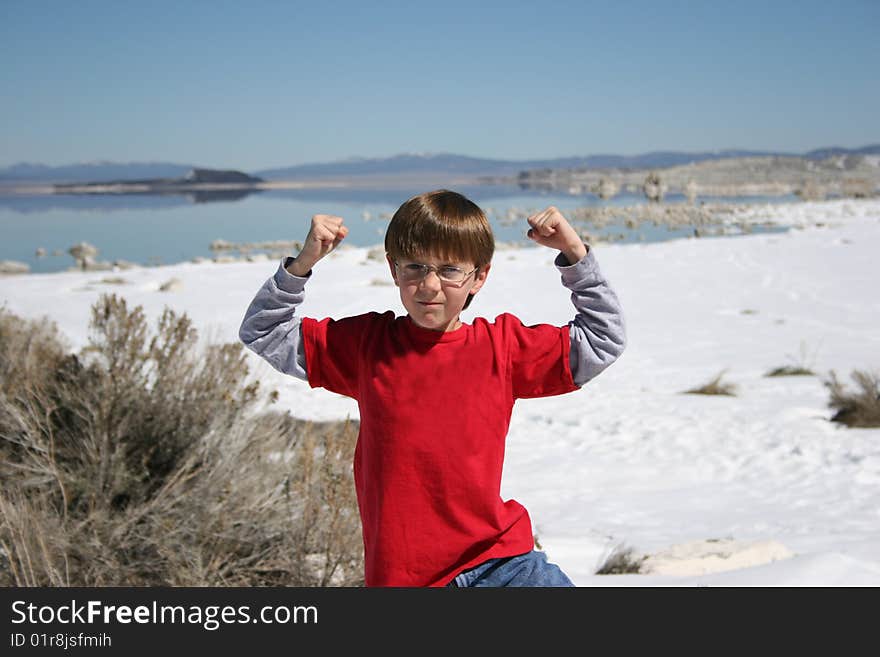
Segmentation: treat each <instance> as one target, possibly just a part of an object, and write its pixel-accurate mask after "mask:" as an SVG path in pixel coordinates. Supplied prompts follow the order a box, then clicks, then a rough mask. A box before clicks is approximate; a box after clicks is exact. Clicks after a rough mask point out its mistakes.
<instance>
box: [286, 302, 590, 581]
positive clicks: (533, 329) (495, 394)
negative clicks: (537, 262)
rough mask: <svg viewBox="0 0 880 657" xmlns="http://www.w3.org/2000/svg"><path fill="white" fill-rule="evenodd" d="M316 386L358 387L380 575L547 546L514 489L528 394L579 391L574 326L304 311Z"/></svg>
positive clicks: (368, 544)
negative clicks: (510, 469) (510, 479)
mask: <svg viewBox="0 0 880 657" xmlns="http://www.w3.org/2000/svg"><path fill="white" fill-rule="evenodd" d="M302 335H303V340H304V347H305V355H306V370H307V371H308V380H309V384H310V385H311V386H312V387H323V388H326V389H328V390H331V391H333V392H336V393H339V394H343V395H347V396H349V397H353V398H354V399H356V400H357V402H358V407H359V409H360V422H361V423H360V434H359V436H358V442H357V447H356V449H355V457H354V476H355V487H356V490H357V498H358V506H359V509H360V515H361V521H362V524H363V539H364V557H365V579H366V584H367V586H443V585H445V584H447V583H448V582H449V581H451V580H452V579H453V578H454V577H455V575H456V574H458V573H459V572H461V571H462V570H465V569H467V568H470V567H472V566H475V565H477V564H479V563H481V562H483V561H485V560H487V559H491V558H494V557H504V556H513V555H516V554H522V553H524V552H528V551H529V550H531V549H532V547H533V535H532V527H531V522H530V520H529V516H528V513H527V511H526V510H525V508H523V507H522V506H521V505H520V504H519V503H518V502H516V501H514V500H507V501H504V500H502V499H501V495H500V486H501V470H502V465H503V461H504V444H505V439H506V436H507V429H508V426H509V424H510V416H511V412H512V410H513V405H514V401H515V400H516V399H517V398H525V397H543V396H549V395H557V394H561V393H565V392H570V391H572V390H576V389H577V386H576V385H575V384H574V382H573V380H572V375H571V368H570V364H569V348H570V340H569V329H568V327H567V326H564V327H555V326H550V325H547V324H540V325H536V326H524V325H523V324H522V323H521V322H520V321H519V320H518V319H517V318H516V317H514V316H513V315H510V314H503V315H499V316H498V317H497V318H496V319H495V321H494V322H489V321H487V320H485V319H476V320H475V321H474V323H473V324H470V325H468V324H465V325H463V326H461V327H460V328H459V329H457V330H455V331H451V332H446V333H442V332H437V331H431V330H428V329H424V328H421V327H419V326H417V325H416V324H414V323H413V322H412V320H411V319H410V318H409V317H395V316H394V313H392V312H386V313H384V314H379V313H367V314H364V315H359V316H356V317H347V318H344V319H340V320H332V319H325V320H322V321H316V320H314V319H310V318H303V320H302Z"/></svg>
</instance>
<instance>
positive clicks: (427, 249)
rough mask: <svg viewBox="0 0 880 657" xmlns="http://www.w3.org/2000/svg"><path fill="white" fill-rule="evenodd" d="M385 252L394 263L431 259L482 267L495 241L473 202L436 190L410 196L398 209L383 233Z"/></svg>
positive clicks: (449, 192)
mask: <svg viewBox="0 0 880 657" xmlns="http://www.w3.org/2000/svg"><path fill="white" fill-rule="evenodd" d="M385 251H387V252H388V254H389V255H390V256H391V257H392V259H394V260H396V259H398V258H417V257H420V256H426V255H434V256H437V257H439V258H448V259H449V260H456V261H463V262H472V263H474V265H476V266H477V267H483V266H484V265H488V264H489V263H490V262H491V261H492V254H493V253H495V237H494V236H493V235H492V228H491V227H490V226H489V220H488V219H487V218H486V215H485V214H484V213H483V211H482V210H481V209H480V208H479V207H478V206H477V205H476V204H475V203H474V202H473V201H471V200H469V199H467V198H465V197H464V196H462V195H461V194H459V193H457V192H452V191H449V190H448V189H438V190H436V191H433V192H426V193H424V194H419V195H418V196H413V197H412V198H411V199H409V200H408V201H406V202H405V203H404V204H403V205H401V206H400V207H399V208H398V209H397V212H395V213H394V216H393V217H392V218H391V223H390V224H388V230H387V231H386V233H385Z"/></svg>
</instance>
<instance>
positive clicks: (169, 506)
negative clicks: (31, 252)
mask: <svg viewBox="0 0 880 657" xmlns="http://www.w3.org/2000/svg"><path fill="white" fill-rule="evenodd" d="M90 329H91V334H90V339H89V344H88V346H87V347H86V348H85V349H83V350H81V351H80V352H79V353H78V354H73V353H70V352H69V350H68V349H66V348H65V345H64V343H63V341H62V340H61V338H60V336H59V334H58V331H57V329H56V328H55V327H54V326H53V325H52V324H51V323H49V322H45V321H42V322H41V321H27V320H23V319H21V318H19V317H16V316H15V315H13V314H11V313H9V312H7V311H6V310H4V309H0V475H2V478H3V487H2V492H0V584H3V585H17V586H46V585H48V586H158V585H165V586H184V585H185V586H228V585H245V586H260V585H276V586H327V585H359V584H361V583H362V577H363V566H362V543H361V538H360V536H361V534H360V519H359V516H358V513H357V506H356V500H355V495H354V485H353V481H352V473H351V463H352V454H353V450H354V444H355V441H356V436H357V423H356V422H340V423H325V424H318V423H311V422H305V421H302V420H298V419H296V418H293V417H291V416H290V415H289V414H287V413H281V412H277V411H271V410H268V409H267V408H265V407H264V406H262V405H261V404H262V402H261V401H260V399H261V395H260V394H259V385H258V383H256V382H249V381H248V367H247V364H246V361H245V354H244V351H243V347H242V346H241V345H240V344H238V343H228V344H220V345H208V346H205V347H199V345H198V335H197V332H196V330H195V328H194V327H193V325H192V323H191V321H190V320H189V318H188V317H187V316H186V315H185V314H184V315H178V314H176V313H174V312H173V311H171V310H166V311H165V312H164V313H163V314H162V316H161V317H160V318H159V319H158V322H157V324H156V326H155V328H154V329H152V330H151V329H150V327H149V326H148V324H147V322H146V318H145V316H144V313H143V311H142V309H141V308H140V307H137V308H134V309H130V308H128V306H127V304H126V302H125V300H124V299H122V298H118V297H116V296H114V295H109V296H108V295H104V296H102V297H101V298H100V299H99V301H98V302H97V303H96V304H95V305H94V306H93V307H92V317H91V323H90Z"/></svg>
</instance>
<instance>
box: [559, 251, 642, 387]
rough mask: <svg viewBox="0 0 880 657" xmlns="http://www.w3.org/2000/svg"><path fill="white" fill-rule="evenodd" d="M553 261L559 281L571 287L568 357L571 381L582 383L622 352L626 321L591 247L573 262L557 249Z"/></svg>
mask: <svg viewBox="0 0 880 657" xmlns="http://www.w3.org/2000/svg"><path fill="white" fill-rule="evenodd" d="M554 264H555V265H556V267H557V269H559V272H560V273H561V274H562V284H563V285H565V287H567V288H568V289H569V290H571V302H572V303H573V304H574V308H575V311H576V313H577V314H576V315H575V318H574V319H573V320H572V321H570V322H569V323H568V327H569V336H570V337H569V339H570V340H571V351H570V354H569V359H570V362H571V374H572V378H573V379H574V382H575V385H578V386H582V385H584V384H585V383H586V382H587V381H589V380H590V379H593V378H595V377H596V376H597V375H598V374H599V373H600V372H602V371H603V370H604V369H605V368H606V367H608V366H609V365H611V363H613V362H614V361H616V360H617V358H618V357H619V356H620V354H621V353H623V350H624V348H625V347H626V325H625V323H624V319H623V312H622V310H621V308H620V301H619V300H618V298H617V294H616V293H615V292H614V290H612V289H611V287H610V286H609V285H608V282H607V281H606V280H605V277H604V276H603V275H602V272H601V271H600V270H599V263H598V262H596V258H595V256H594V255H593V250H592V249H588V251H587V255H585V256H584V257H583V258H581V260H580V261H578V262H576V263H574V264H573V265H570V264H569V262H568V260H567V259H566V257H565V256H564V255H562V254H561V253H560V254H559V255H558V256H557V257H556V261H555V263H554Z"/></svg>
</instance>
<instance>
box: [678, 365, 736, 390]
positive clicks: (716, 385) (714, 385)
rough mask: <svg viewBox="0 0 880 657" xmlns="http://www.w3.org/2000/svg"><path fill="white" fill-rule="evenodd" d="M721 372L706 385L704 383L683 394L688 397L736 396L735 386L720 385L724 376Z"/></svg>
mask: <svg viewBox="0 0 880 657" xmlns="http://www.w3.org/2000/svg"><path fill="white" fill-rule="evenodd" d="M725 371H726V370H723V371H721V372H719V373H718V376H716V377H715V378H714V379H712V380H711V381H709V382H708V383H704V384H703V385H701V386H698V387H696V388H691V389H690V390H685V394H688V395H730V396H734V395H735V394H736V386H735V385H734V384H732V383H722V382H721V378H722V377H723V376H724V372H725Z"/></svg>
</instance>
